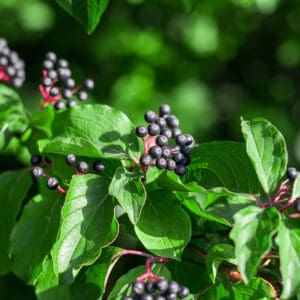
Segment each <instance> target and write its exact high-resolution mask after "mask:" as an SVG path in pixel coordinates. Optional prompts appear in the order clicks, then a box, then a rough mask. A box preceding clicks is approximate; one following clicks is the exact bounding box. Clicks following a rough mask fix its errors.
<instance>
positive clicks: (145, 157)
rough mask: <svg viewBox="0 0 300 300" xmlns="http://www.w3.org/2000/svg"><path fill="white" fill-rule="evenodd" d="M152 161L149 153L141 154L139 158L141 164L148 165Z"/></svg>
mask: <svg viewBox="0 0 300 300" xmlns="http://www.w3.org/2000/svg"><path fill="white" fill-rule="evenodd" d="M151 162H152V157H151V156H150V154H147V153H146V154H143V155H142V156H141V158H140V164H141V165H142V166H150V165H151Z"/></svg>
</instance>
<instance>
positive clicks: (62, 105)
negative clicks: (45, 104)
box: [54, 100, 66, 110]
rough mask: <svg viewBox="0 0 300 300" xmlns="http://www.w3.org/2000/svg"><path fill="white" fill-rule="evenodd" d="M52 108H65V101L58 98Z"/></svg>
mask: <svg viewBox="0 0 300 300" xmlns="http://www.w3.org/2000/svg"><path fill="white" fill-rule="evenodd" d="M54 108H55V109H56V110H63V109H66V103H65V102H64V101H62V100H58V101H56V102H55V104H54Z"/></svg>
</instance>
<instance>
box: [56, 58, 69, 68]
mask: <svg viewBox="0 0 300 300" xmlns="http://www.w3.org/2000/svg"><path fill="white" fill-rule="evenodd" d="M57 66H58V68H68V67H69V63H68V61H67V60H66V59H63V58H61V59H59V60H58V61H57Z"/></svg>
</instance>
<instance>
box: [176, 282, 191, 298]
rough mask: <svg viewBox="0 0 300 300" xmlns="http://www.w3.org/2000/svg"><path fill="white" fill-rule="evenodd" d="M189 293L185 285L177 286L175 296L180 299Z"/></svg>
mask: <svg viewBox="0 0 300 300" xmlns="http://www.w3.org/2000/svg"><path fill="white" fill-rule="evenodd" d="M189 294H190V290H189V289H188V288H187V287H186V286H182V285H181V286H179V291H178V292H177V296H178V297H179V298H180V299H183V298H185V297H187V296H188V295H189Z"/></svg>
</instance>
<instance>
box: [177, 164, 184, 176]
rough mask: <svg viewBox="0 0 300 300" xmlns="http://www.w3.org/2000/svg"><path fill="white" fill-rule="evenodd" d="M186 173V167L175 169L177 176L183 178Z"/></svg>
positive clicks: (179, 166) (181, 166)
mask: <svg viewBox="0 0 300 300" xmlns="http://www.w3.org/2000/svg"><path fill="white" fill-rule="evenodd" d="M185 172H186V169H185V166H184V165H177V167H176V169H175V174H177V175H178V176H182V175H184V174H185Z"/></svg>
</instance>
